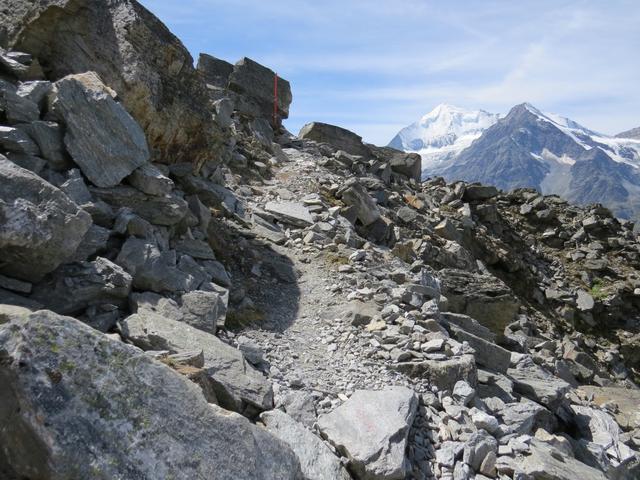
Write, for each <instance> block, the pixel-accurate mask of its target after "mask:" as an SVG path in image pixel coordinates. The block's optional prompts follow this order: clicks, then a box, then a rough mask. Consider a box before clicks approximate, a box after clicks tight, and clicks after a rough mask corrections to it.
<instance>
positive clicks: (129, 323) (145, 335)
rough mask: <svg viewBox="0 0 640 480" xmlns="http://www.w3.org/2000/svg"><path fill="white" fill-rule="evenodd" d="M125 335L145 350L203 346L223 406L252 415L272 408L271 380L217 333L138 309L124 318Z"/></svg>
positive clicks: (211, 378)
mask: <svg viewBox="0 0 640 480" xmlns="http://www.w3.org/2000/svg"><path fill="white" fill-rule="evenodd" d="M121 329H122V335H123V336H124V337H125V338H127V339H129V340H130V341H131V342H133V344H134V345H137V346H138V347H140V348H142V349H143V350H169V351H170V352H172V353H179V352H184V351H193V350H197V349H201V350H202V351H203V353H204V370H205V372H206V374H207V377H208V378H209V380H210V382H211V385H212V387H213V390H214V391H215V394H216V397H217V398H218V401H219V403H220V406H221V407H223V408H227V409H229V410H233V411H236V412H239V413H243V414H245V415H248V416H252V415H254V414H256V413H259V412H261V411H263V410H269V409H271V408H273V391H272V389H271V383H270V382H268V381H267V379H266V378H265V377H264V376H263V375H262V374H261V373H259V372H258V371H257V370H255V369H254V368H253V367H252V366H251V365H249V364H248V363H247V362H246V360H245V359H244V357H243V356H242V353H241V352H240V351H239V350H237V349H235V348H233V347H231V346H229V345H227V344H225V343H224V342H222V341H221V340H220V339H218V338H217V337H216V336H214V335H211V334H209V333H206V332H203V331H202V330H198V329H196V328H193V327H191V326H190V325H187V324H185V323H184V322H177V321H175V320H170V319H168V318H163V317H160V316H159V315H157V314H154V313H137V314H135V315H131V316H129V317H127V318H126V319H125V320H123V321H122V324H121Z"/></svg>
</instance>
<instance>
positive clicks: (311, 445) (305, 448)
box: [260, 410, 351, 480]
mask: <svg viewBox="0 0 640 480" xmlns="http://www.w3.org/2000/svg"><path fill="white" fill-rule="evenodd" d="M260 420H261V421H262V422H263V423H264V424H265V426H266V427H267V430H269V432H271V433H272V434H273V435H275V436H276V437H278V438H279V439H280V440H282V441H283V442H285V443H286V444H287V445H289V447H291V449H292V450H293V452H294V453H295V454H296V455H297V456H298V459H299V460H300V465H301V467H302V473H303V475H304V476H305V479H308V480H351V476H350V475H349V473H348V472H347V471H346V470H345V468H344V467H343V466H342V464H341V463H340V459H339V458H338V457H336V456H335V455H334V454H333V452H331V450H329V447H327V446H326V445H325V444H324V443H323V442H322V440H320V439H319V438H318V437H317V436H315V435H314V434H313V433H311V431H309V430H308V429H307V428H305V427H304V426H303V425H302V424H300V423H298V422H296V421H295V420H294V419H293V418H291V417H290V416H289V415H287V414H286V413H284V412H283V411H282V410H270V411H268V412H264V413H262V414H261V415H260Z"/></svg>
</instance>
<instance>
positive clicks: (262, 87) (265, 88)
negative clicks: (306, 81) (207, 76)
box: [228, 57, 292, 127]
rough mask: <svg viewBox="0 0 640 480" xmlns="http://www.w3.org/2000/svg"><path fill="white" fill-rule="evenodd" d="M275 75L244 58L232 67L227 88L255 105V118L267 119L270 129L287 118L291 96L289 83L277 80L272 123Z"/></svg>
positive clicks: (271, 71) (281, 79) (280, 79)
mask: <svg viewBox="0 0 640 480" xmlns="http://www.w3.org/2000/svg"><path fill="white" fill-rule="evenodd" d="M275 75H276V74H275V72H274V71H273V70H270V69H269V68H267V67H264V66H263V65H260V64H259V63H257V62H255V61H253V60H251V59H250V58H246V57H245V58H242V59H241V60H239V61H238V62H237V63H236V64H235V65H234V67H233V71H232V72H231V73H230V74H229V85H228V86H229V89H231V90H233V91H235V92H238V93H240V94H242V95H244V96H245V97H249V98H250V99H251V100H252V102H253V103H255V104H256V109H257V112H256V113H257V114H258V115H257V116H259V117H261V118H265V119H269V120H270V122H271V124H272V127H279V126H280V122H281V121H282V119H283V118H289V105H290V104H291V100H292V96H291V86H290V85H289V82H288V81H286V80H285V79H283V78H278V80H277V82H278V88H277V92H278V105H277V106H278V108H277V114H276V119H275V120H276V122H275V123H273V115H274V106H273V102H274V84H275Z"/></svg>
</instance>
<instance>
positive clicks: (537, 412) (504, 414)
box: [496, 401, 555, 435]
mask: <svg viewBox="0 0 640 480" xmlns="http://www.w3.org/2000/svg"><path fill="white" fill-rule="evenodd" d="M496 415H497V416H498V417H499V418H500V419H501V424H502V425H501V426H500V428H501V430H502V431H503V433H504V434H518V435H529V434H532V433H533V432H534V431H535V430H537V429H538V428H544V429H545V430H547V429H548V430H549V431H551V430H553V426H554V424H555V418H554V417H553V414H552V413H551V412H549V410H547V409H546V408H544V407H543V406H542V405H539V404H537V403H535V402H531V401H524V402H520V403H507V404H504V405H503V406H502V407H501V408H499V409H498V410H497V411H496Z"/></svg>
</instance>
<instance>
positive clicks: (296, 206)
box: [264, 202, 313, 227]
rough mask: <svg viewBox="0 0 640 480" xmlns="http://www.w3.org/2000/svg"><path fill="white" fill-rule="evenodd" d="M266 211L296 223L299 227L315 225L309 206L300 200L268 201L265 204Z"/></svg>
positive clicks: (284, 220)
mask: <svg viewBox="0 0 640 480" xmlns="http://www.w3.org/2000/svg"><path fill="white" fill-rule="evenodd" d="M264 209H265V211H267V212H269V213H270V214H271V215H273V216H274V217H276V218H277V219H279V220H281V221H283V222H286V223H290V224H292V225H296V226H299V227H308V226H309V225H313V218H312V217H311V214H310V213H309V210H308V209H307V207H305V206H304V204H302V203H298V202H267V204H266V205H265V206H264Z"/></svg>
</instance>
